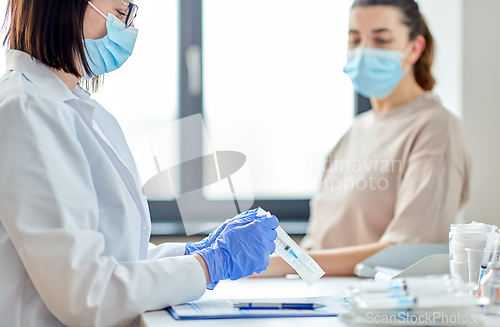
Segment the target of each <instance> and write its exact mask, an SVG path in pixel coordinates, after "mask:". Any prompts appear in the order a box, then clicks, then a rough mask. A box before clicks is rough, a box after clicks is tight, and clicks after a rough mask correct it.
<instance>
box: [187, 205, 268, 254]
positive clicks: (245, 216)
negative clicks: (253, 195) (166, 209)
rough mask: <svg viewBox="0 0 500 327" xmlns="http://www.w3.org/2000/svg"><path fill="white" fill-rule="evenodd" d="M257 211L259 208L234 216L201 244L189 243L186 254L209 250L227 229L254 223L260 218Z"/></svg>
mask: <svg viewBox="0 0 500 327" xmlns="http://www.w3.org/2000/svg"><path fill="white" fill-rule="evenodd" d="M257 210H259V208H257V209H252V210H248V211H245V212H242V213H240V214H239V215H236V216H234V217H233V218H230V219H227V220H226V221H225V222H224V223H222V225H220V226H219V227H217V229H216V230H214V231H213V232H212V233H210V235H208V236H207V237H205V238H204V239H202V240H201V241H199V242H195V243H193V242H188V243H187V244H186V254H192V253H195V252H197V251H200V250H201V249H205V248H208V247H209V246H211V245H212V244H213V243H214V242H215V240H216V239H217V237H219V235H220V233H221V232H222V231H223V230H224V229H226V228H235V227H237V226H242V225H246V224H248V223H249V222H252V221H253V220H254V219H255V218H257V217H259V216H258V215H257Z"/></svg>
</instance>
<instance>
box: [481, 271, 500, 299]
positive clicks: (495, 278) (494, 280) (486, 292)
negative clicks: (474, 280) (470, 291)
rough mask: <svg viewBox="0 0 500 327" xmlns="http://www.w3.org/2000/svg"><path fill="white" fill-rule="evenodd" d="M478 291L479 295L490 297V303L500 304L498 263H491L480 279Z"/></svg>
mask: <svg viewBox="0 0 500 327" xmlns="http://www.w3.org/2000/svg"><path fill="white" fill-rule="evenodd" d="M480 292H481V297H487V298H489V299H490V305H500V263H498V262H497V263H495V264H493V265H492V266H491V269H490V271H489V272H488V273H487V274H486V275H485V276H484V277H483V279H481V288H480Z"/></svg>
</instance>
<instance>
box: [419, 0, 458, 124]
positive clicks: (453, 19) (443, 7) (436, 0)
mask: <svg viewBox="0 0 500 327" xmlns="http://www.w3.org/2000/svg"><path fill="white" fill-rule="evenodd" d="M417 2H418V5H419V7H420V11H421V12H422V14H423V15H424V16H425V18H426V20H427V24H428V26H429V29H430V31H431V33H432V36H433V37H434V41H435V43H436V53H435V60H434V64H433V73H434V77H435V78H436V81H437V83H436V86H435V88H434V92H435V93H436V94H438V95H439V97H440V98H441V101H442V103H443V106H444V107H445V108H446V109H448V110H449V111H451V112H452V113H454V114H455V115H457V116H458V117H461V116H462V48H463V37H462V27H463V23H462V22H463V5H462V3H463V0H417Z"/></svg>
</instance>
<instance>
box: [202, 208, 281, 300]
mask: <svg viewBox="0 0 500 327" xmlns="http://www.w3.org/2000/svg"><path fill="white" fill-rule="evenodd" d="M278 225H279V221H278V219H277V218H276V217H275V216H271V217H257V218H254V219H253V221H252V222H250V223H248V224H246V225H240V226H236V227H234V228H226V229H224V230H222V232H221V233H220V235H219V237H217V239H216V240H215V242H214V243H213V244H212V245H211V246H210V247H208V248H205V249H202V250H200V251H199V252H197V253H198V254H200V255H201V256H202V257H203V259H204V260H205V262H206V263H207V266H208V272H209V274H210V279H211V283H210V284H209V285H208V286H207V288H208V289H210V290H212V289H214V287H215V286H216V285H217V283H218V282H219V281H221V280H224V279H231V280H236V279H239V278H242V277H247V276H250V275H252V274H253V273H255V272H256V273H261V272H263V271H264V270H266V268H267V266H268V265H269V255H270V254H271V253H273V252H274V250H275V248H276V245H275V244H274V240H276V237H277V233H276V231H275V230H274V229H276V227H278Z"/></svg>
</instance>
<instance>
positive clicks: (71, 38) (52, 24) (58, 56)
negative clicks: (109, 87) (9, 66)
mask: <svg viewBox="0 0 500 327" xmlns="http://www.w3.org/2000/svg"><path fill="white" fill-rule="evenodd" d="M87 6H88V1H87V0H9V2H8V5H7V14H6V16H5V21H4V28H5V27H7V28H8V30H7V35H6V37H5V39H4V42H3V44H4V46H5V45H7V44H8V47H9V48H10V49H13V50H19V51H23V52H25V53H27V54H29V55H30V56H31V57H33V58H35V59H38V60H39V61H41V62H42V63H44V64H45V65H47V66H48V67H51V68H54V69H58V70H62V71H64V72H66V73H69V74H72V75H75V76H77V77H78V76H80V73H79V67H78V66H79V65H80V62H79V61H78V59H80V60H81V65H82V66H83V69H84V70H85V71H86V72H87V73H88V74H91V70H90V66H89V64H88V62H87V59H86V56H85V45H84V42H83V40H84V33H83V20H84V17H85V12H86V10H87ZM9 18H10V24H9V26H7V25H8V20H9ZM80 84H82V82H81V83H80ZM99 84H100V82H99V79H98V78H94V79H92V81H87V83H86V88H87V89H89V90H90V89H92V90H93V91H97V89H98V87H99Z"/></svg>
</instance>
